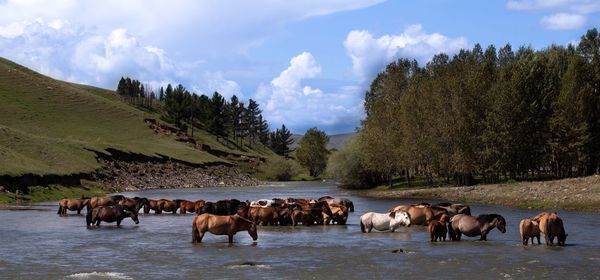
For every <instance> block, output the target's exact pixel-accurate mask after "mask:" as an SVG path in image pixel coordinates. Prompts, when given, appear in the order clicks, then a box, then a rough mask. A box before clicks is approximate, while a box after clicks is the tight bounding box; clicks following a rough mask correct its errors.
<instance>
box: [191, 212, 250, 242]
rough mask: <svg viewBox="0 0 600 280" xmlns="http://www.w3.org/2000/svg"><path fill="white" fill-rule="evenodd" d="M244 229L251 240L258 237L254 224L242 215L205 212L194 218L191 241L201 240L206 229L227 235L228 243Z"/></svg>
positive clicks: (213, 232)
mask: <svg viewBox="0 0 600 280" xmlns="http://www.w3.org/2000/svg"><path fill="white" fill-rule="evenodd" d="M244 230H245V231H248V234H250V236H251V237H252V240H254V241H256V239H258V235H257V232H256V224H255V223H254V222H252V221H250V220H248V219H246V218H244V217H240V216H239V215H229V216H217V215H213V214H208V213H205V214H201V215H198V216H196V218H194V222H193V223H192V243H200V242H202V238H203V237H204V234H205V233H206V232H207V231H208V232H210V233H212V234H215V235H227V236H228V237H229V243H233V236H234V235H235V234H236V233H237V232H239V231H244Z"/></svg>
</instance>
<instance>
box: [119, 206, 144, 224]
mask: <svg viewBox="0 0 600 280" xmlns="http://www.w3.org/2000/svg"><path fill="white" fill-rule="evenodd" d="M123 212H125V215H127V216H128V217H130V218H131V219H132V220H133V221H134V222H135V224H136V225H137V224H139V223H140V220H139V219H138V213H137V212H135V211H130V210H128V209H127V208H124V209H123Z"/></svg>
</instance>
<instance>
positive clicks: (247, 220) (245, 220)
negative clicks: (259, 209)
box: [233, 214, 254, 224]
mask: <svg viewBox="0 0 600 280" xmlns="http://www.w3.org/2000/svg"><path fill="white" fill-rule="evenodd" d="M233 216H234V217H238V219H240V220H242V221H244V222H248V223H251V224H253V223H254V222H253V221H250V220H249V219H246V218H244V217H242V216H240V215H238V214H235V215H233Z"/></svg>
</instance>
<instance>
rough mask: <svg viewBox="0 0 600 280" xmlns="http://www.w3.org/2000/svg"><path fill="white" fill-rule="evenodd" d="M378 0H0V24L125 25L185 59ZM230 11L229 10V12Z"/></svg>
mask: <svg viewBox="0 0 600 280" xmlns="http://www.w3.org/2000/svg"><path fill="white" fill-rule="evenodd" d="M382 1H383V0H330V1H320V0H297V1H270V0H256V1H244V0H223V1H194V0H173V1H162V0H130V1H120V0H90V1H75V0H56V1H52V5H49V4H48V2H47V1H44V0H27V1H22V0H6V1H0V15H2V17H0V25H7V24H10V23H12V22H20V21H23V20H31V19H35V18H43V19H55V18H59V19H66V20H68V21H70V22H74V23H77V24H79V25H82V26H85V27H87V28H94V29H95V30H96V31H97V32H98V33H101V34H107V33H109V32H111V31H112V30H115V29H118V28H122V27H126V28H127V29H128V30H129V31H130V32H132V33H133V34H136V35H137V36H138V37H139V38H140V39H142V40H143V41H144V42H146V43H147V44H149V45H153V46H160V47H161V48H163V49H167V50H170V49H172V48H174V47H177V48H178V51H180V52H181V54H179V55H181V56H183V57H184V58H185V59H186V60H191V59H192V56H193V54H195V53H199V52H202V53H204V54H210V55H212V56H217V57H218V56H227V55H228V54H229V53H230V52H236V53H244V52H247V51H248V50H249V49H250V48H252V47H254V46H257V45H260V44H262V42H263V41H264V40H265V38H267V37H268V36H270V35H272V34H273V33H274V32H277V31H280V30H282V29H283V28H284V27H285V26H286V25H287V24H288V23H290V22H295V21H299V20H303V19H306V18H310V17H315V16H322V15H328V14H333V13H336V12H340V11H348V10H355V9H360V8H364V7H368V6H372V5H375V4H378V3H380V2H382ZM232 7H235V8H232Z"/></svg>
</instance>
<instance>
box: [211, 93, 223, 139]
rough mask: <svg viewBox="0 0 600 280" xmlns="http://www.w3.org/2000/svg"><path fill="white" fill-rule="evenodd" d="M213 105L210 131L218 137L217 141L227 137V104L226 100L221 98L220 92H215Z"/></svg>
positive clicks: (212, 99) (212, 100)
mask: <svg viewBox="0 0 600 280" xmlns="http://www.w3.org/2000/svg"><path fill="white" fill-rule="evenodd" d="M210 104H211V115H210V117H209V125H208V128H209V131H210V132H211V133H213V134H214V135H216V136H217V140H218V139H219V137H225V136H227V130H226V122H227V116H226V114H227V113H226V108H225V106H226V104H225V98H223V96H221V94H219V93H218V92H216V91H215V92H214V93H213V96H212V98H211V100H210Z"/></svg>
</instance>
